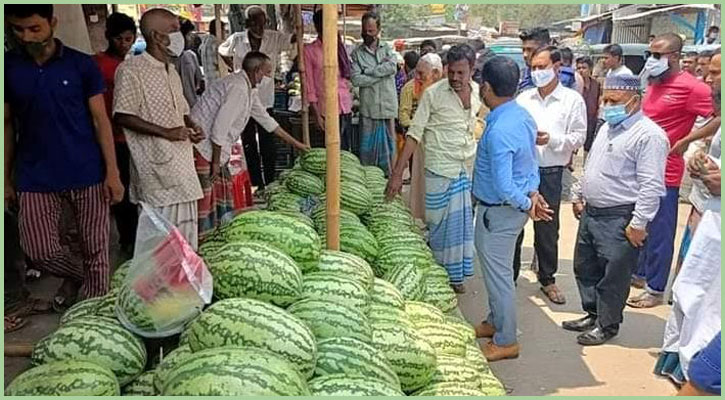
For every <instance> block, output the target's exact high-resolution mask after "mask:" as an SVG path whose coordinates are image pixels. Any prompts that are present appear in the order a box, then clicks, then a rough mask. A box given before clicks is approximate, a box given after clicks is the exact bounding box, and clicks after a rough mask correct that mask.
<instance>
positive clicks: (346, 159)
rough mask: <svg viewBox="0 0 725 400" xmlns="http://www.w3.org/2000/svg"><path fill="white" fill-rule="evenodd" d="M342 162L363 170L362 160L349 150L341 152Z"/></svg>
mask: <svg viewBox="0 0 725 400" xmlns="http://www.w3.org/2000/svg"><path fill="white" fill-rule="evenodd" d="M340 162H341V163H343V164H347V165H357V166H358V167H361V168H362V165H361V164H360V159H359V158H357V156H356V155H355V154H354V153H352V152H350V151H347V150H340Z"/></svg>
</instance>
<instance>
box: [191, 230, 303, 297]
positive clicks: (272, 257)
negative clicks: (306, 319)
mask: <svg viewBox="0 0 725 400" xmlns="http://www.w3.org/2000/svg"><path fill="white" fill-rule="evenodd" d="M205 261H206V263H207V266H208V267H209V272H211V274H212V276H214V295H215V296H216V297H217V298H218V299H228V298H234V297H248V298H251V299H257V300H263V301H266V302H269V303H272V304H274V305H277V306H280V307H287V306H288V305H290V304H292V303H294V302H295V301H297V299H299V297H300V295H301V294H302V272H301V271H300V268H299V267H298V266H297V263H296V262H295V261H294V260H293V259H292V258H291V257H290V256H288V255H287V254H285V253H283V252H282V251H281V250H278V249H277V248H275V247H273V246H272V245H271V244H266V243H260V242H242V241H240V242H233V243H229V244H227V245H226V246H224V247H222V248H221V249H220V250H219V251H218V252H217V253H216V254H215V255H214V256H213V257H212V258H207V259H206V260H205Z"/></svg>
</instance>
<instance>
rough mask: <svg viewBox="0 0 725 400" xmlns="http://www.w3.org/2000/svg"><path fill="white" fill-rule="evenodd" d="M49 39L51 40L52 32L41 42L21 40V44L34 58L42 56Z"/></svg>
mask: <svg viewBox="0 0 725 400" xmlns="http://www.w3.org/2000/svg"><path fill="white" fill-rule="evenodd" d="M51 40H53V32H51V33H50V37H48V39H45V40H43V41H42V42H22V43H21V45H22V46H23V49H25V51H26V52H27V53H28V54H29V55H30V56H31V57H34V58H35V57H41V56H43V54H44V53H45V49H46V47H48V45H49V44H50V41H51Z"/></svg>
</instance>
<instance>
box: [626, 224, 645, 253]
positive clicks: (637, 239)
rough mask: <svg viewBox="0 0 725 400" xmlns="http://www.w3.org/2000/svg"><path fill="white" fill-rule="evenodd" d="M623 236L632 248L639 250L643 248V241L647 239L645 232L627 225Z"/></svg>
mask: <svg viewBox="0 0 725 400" xmlns="http://www.w3.org/2000/svg"><path fill="white" fill-rule="evenodd" d="M624 235H625V236H626V237H627V240H629V243H631V244H632V246H634V247H637V248H640V247H642V246H644V240H645V238H647V231H646V230H645V229H637V228H633V227H632V226H631V225H627V228H626V229H625V230H624Z"/></svg>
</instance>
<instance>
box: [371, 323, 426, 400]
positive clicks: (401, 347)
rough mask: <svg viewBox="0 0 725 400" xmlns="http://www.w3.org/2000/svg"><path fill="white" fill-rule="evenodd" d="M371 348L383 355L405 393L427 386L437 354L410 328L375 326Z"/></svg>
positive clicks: (387, 325)
mask: <svg viewBox="0 0 725 400" xmlns="http://www.w3.org/2000/svg"><path fill="white" fill-rule="evenodd" d="M372 344H373V347H375V348H377V349H378V350H380V351H382V352H383V354H385V357H386V358H387V359H388V361H389V362H390V365H391V366H392V367H393V370H394V371H395V373H396V374H397V375H398V379H400V385H401V388H402V389H403V391H404V392H406V393H410V392H413V391H415V390H417V389H420V388H422V387H423V386H425V385H426V384H428V382H429V381H430V379H431V377H432V376H433V373H434V372H435V369H436V354H435V350H434V349H433V346H431V344H430V342H428V340H427V339H426V338H425V337H423V336H422V335H420V334H419V333H418V332H416V331H415V329H413V328H411V327H408V326H405V325H395V324H375V325H373V343H372Z"/></svg>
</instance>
